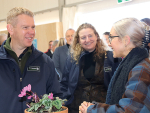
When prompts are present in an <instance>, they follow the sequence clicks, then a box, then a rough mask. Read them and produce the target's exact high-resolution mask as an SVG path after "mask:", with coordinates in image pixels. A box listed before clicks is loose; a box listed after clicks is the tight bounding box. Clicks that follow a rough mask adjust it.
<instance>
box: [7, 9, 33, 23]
mask: <svg viewBox="0 0 150 113" xmlns="http://www.w3.org/2000/svg"><path fill="white" fill-rule="evenodd" d="M21 14H25V15H28V16H30V17H34V14H33V13H32V12H31V11H30V10H28V9H26V8H23V7H15V8H13V9H11V10H10V11H9V12H8V14H7V24H12V25H13V26H15V25H16V23H17V19H16V17H17V16H19V15H21Z"/></svg>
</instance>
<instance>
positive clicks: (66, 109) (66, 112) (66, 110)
mask: <svg viewBox="0 0 150 113" xmlns="http://www.w3.org/2000/svg"><path fill="white" fill-rule="evenodd" d="M62 108H63V109H65V110H63V111H58V112H51V113H68V108H67V107H65V106H62ZM24 113H37V112H28V111H27V109H25V110H24Z"/></svg>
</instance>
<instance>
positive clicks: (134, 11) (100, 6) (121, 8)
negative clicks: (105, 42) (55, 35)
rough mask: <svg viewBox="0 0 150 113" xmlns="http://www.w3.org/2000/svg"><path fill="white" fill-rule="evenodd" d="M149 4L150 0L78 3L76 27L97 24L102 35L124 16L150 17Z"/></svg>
mask: <svg viewBox="0 0 150 113" xmlns="http://www.w3.org/2000/svg"><path fill="white" fill-rule="evenodd" d="M149 6H150V0H132V1H131V2H127V3H122V4H118V3H117V0H103V1H98V2H93V3H90V4H82V5H78V7H77V14H76V18H75V22H76V23H75V24H74V25H75V26H74V29H75V30H76V29H77V28H78V26H79V25H80V24H82V23H85V22H88V23H91V24H92V25H94V26H95V28H96V29H97V31H98V32H99V35H100V36H101V37H102V34H103V33H104V32H106V31H110V29H111V26H112V24H113V23H114V22H116V21H118V20H120V19H122V18H127V17H135V18H138V19H142V18H146V17H147V18H150V16H149V15H148V11H149V10H150V7H149Z"/></svg>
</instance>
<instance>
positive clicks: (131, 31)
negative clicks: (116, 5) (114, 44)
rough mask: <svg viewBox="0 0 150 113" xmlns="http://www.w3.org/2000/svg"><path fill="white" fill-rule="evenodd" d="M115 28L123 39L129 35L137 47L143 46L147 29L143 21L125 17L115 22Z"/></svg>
mask: <svg viewBox="0 0 150 113" xmlns="http://www.w3.org/2000/svg"><path fill="white" fill-rule="evenodd" d="M113 28H114V29H115V31H116V33H117V34H118V36H119V38H120V39H122V38H123V37H124V36H126V35H128V36H129V37H130V38H131V41H132V43H133V44H134V45H135V47H141V46H142V41H143V38H144V36H145V29H144V25H143V23H142V22H140V21H139V20H138V19H136V18H125V19H122V20H119V21H117V22H116V23H114V25H113Z"/></svg>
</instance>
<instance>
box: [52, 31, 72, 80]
mask: <svg viewBox="0 0 150 113" xmlns="http://www.w3.org/2000/svg"><path fill="white" fill-rule="evenodd" d="M74 33H75V31H74V30H73V29H71V28H70V29H68V30H67V31H66V34H65V38H66V41H67V43H66V45H64V46H60V47H57V48H56V50H55V52H54V54H53V58H52V59H53V61H54V65H55V68H56V72H57V74H58V76H59V81H61V79H62V72H63V70H64V66H65V63H66V59H67V56H68V53H69V52H68V50H69V47H70V45H71V44H72V41H73V36H74Z"/></svg>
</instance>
